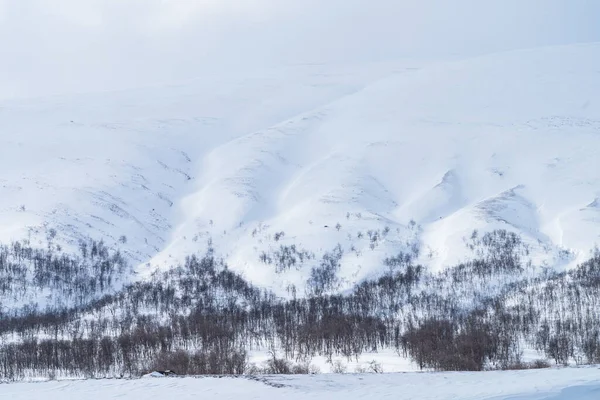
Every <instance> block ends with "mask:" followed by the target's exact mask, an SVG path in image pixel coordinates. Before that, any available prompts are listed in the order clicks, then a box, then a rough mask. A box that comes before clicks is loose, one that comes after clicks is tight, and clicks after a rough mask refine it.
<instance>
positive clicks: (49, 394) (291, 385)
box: [0, 368, 600, 400]
mask: <svg viewBox="0 0 600 400" xmlns="http://www.w3.org/2000/svg"><path fill="white" fill-rule="evenodd" d="M599 376H600V370H599V369H598V368H581V369H575V368H573V369H562V370H556V369H554V370H537V371H515V372H485V373H439V374H438V373H435V374H433V373H407V374H385V375H326V376H325V375H315V376H275V377H265V378H258V379H256V380H254V379H252V378H231V377H223V378H209V377H204V378H152V377H148V378H144V379H138V380H87V381H58V382H44V383H16V384H6V385H0V399H11V400H21V399H22V400H25V399H27V400H36V399H44V400H54V399H61V400H66V399H83V398H94V399H98V400H108V399H115V398H120V399H126V400H134V399H156V398H163V397H166V398H177V399H182V400H184V399H197V398H204V399H220V400H227V399H282V398H285V399H290V400H292V399H307V398H310V399H315V400H319V399H327V400H331V399H345V400H353V399H386V398H393V399H398V400H509V399H510V400H597V399H598V398H600V397H599V396H600V383H599Z"/></svg>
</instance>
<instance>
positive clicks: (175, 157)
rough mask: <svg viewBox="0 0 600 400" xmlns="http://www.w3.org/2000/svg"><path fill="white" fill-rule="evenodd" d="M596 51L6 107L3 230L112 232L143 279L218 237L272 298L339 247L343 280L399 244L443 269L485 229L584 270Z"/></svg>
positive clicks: (594, 189)
mask: <svg viewBox="0 0 600 400" xmlns="http://www.w3.org/2000/svg"><path fill="white" fill-rule="evenodd" d="M599 62H600V45H597V44H590V45H572V46H564V47H551V48H539V49H534V50H522V51H513V52H507V53H499V54H494V55H489V56H484V57H478V58H471V59H465V60H460V61H448V62H428V63H419V62H399V63H395V64H378V65H368V64H365V65H360V66H356V67H349V66H346V67H344V68H340V67H336V66H331V65H329V66H328V65H320V66H319V65H317V66H314V65H313V66H298V67H294V68H291V67H290V68H287V69H275V70H270V71H264V72H261V73H248V74H247V76H240V75H235V76H229V75H227V74H223V75H219V76H205V77H201V78H198V79H197V80H195V81H192V82H188V83H185V84H181V85H174V86H168V87H150V88H145V89H139V90H131V91H123V92H111V93H101V94H90V95H77V96H65V97H54V98H44V99H40V100H20V101H6V102H3V103H2V104H0V148H1V149H2V150H1V152H2V157H0V219H1V220H2V221H3V223H2V225H1V226H0V238H1V239H2V240H4V241H9V240H11V239H21V238H24V237H27V236H28V235H33V237H34V238H36V239H37V240H42V239H43V238H44V237H45V235H48V232H49V229H55V230H56V231H57V232H58V235H59V237H61V238H62V240H63V241H65V242H69V241H70V242H71V243H72V244H75V243H76V241H77V239H78V238H80V237H84V236H91V237H94V238H103V239H104V240H105V241H106V242H109V243H110V244H115V245H119V246H120V247H121V248H123V249H125V250H126V251H127V253H128V254H129V255H130V257H131V258H132V259H133V260H135V262H136V263H138V264H139V265H140V266H139V271H140V272H144V271H148V270H149V269H148V267H147V263H150V264H152V265H156V266H159V267H168V266H171V265H173V264H174V263H176V262H177V261H178V260H181V258H182V257H184V256H186V255H188V254H190V253H194V252H198V251H204V249H206V247H207V246H208V244H207V243H208V242H209V240H210V241H211V242H212V245H213V246H214V247H215V249H216V251H217V253H218V254H220V255H222V256H223V257H225V258H226V260H227V261H228V264H229V266H230V267H231V268H232V269H233V270H235V271H237V272H241V273H243V274H244V275H245V276H246V277H247V278H249V279H250V280H251V281H252V282H254V283H256V284H258V285H259V286H263V287H271V288H273V289H274V290H275V291H277V292H279V293H283V292H284V290H285V289H286V288H287V287H289V285H290V284H295V285H301V284H302V282H305V281H306V278H307V277H308V273H309V272H310V271H309V269H308V268H301V267H302V265H303V264H306V265H310V263H311V262H312V260H313V259H321V257H322V256H323V254H325V253H328V252H329V253H332V252H333V253H335V252H339V255H340V257H341V260H342V261H343V262H341V263H340V264H341V270H340V272H339V273H340V276H341V277H342V278H344V281H343V282H345V284H346V286H347V287H350V286H351V285H352V284H353V283H355V282H358V281H360V280H362V279H364V278H367V277H370V276H373V275H377V274H378V273H380V272H381V271H382V270H383V269H384V268H385V267H384V266H383V262H382V261H383V260H384V259H385V258H386V257H391V256H395V255H397V254H398V253H400V252H402V253H405V254H411V255H412V256H413V257H417V258H418V259H419V261H421V262H423V263H425V264H428V265H431V266H433V267H435V268H442V267H443V266H444V265H448V264H450V263H455V262H457V261H461V260H464V259H466V258H468V257H469V256H470V254H469V251H468V249H467V247H466V245H465V243H464V241H465V238H468V237H470V236H471V234H472V232H473V231H474V230H479V231H488V230H493V229H506V230H509V231H513V232H516V233H518V234H520V235H521V236H522V237H523V239H524V240H525V242H526V243H528V244H529V245H530V247H531V249H532V253H531V255H532V259H533V261H534V262H536V263H538V264H540V265H542V264H546V265H549V266H553V267H557V268H563V267H566V266H569V265H574V263H576V262H579V261H582V260H584V259H586V258H587V256H588V255H589V252H590V250H592V249H593V248H594V246H595V245H596V244H597V243H599V242H600V224H598V222H599V221H600V172H599V171H600V161H598V155H597V151H598V149H600V69H599V67H598V65H600V64H599ZM43 226H46V228H40V227H43ZM36 231H37V233H36ZM338 244H339V247H338ZM292 246H294V247H293V248H292ZM336 248H337V249H336ZM290 249H291V250H290ZM283 253H285V254H287V255H288V257H287V259H288V260H289V259H290V257H291V258H293V259H294V260H295V261H294V262H295V263H296V264H294V265H293V266H294V268H283V269H284V271H277V270H278V266H277V264H278V261H277V260H278V259H282V254H283ZM285 257H286V256H285V255H284V256H283V259H286V258H285Z"/></svg>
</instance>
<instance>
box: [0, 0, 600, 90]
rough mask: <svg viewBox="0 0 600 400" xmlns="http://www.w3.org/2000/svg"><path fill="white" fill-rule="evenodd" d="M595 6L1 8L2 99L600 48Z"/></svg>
mask: <svg viewBox="0 0 600 400" xmlns="http://www.w3.org/2000/svg"><path fill="white" fill-rule="evenodd" d="M598 21H600V0H0V98H8V97H22V96H36V95H45V94H52V93H68V92H86V91H96V90H110V89H116V88H123V87H133V86H139V85H147V84H153V83H160V82H169V81H180V80H185V79H189V78H193V77H195V76H198V75H201V74H202V73H203V72H206V71H216V70H220V69H222V68H228V69H235V68H252V67H254V66H260V65H277V64H294V63H313V62H326V63H345V62H370V61H385V60H393V59H398V58H403V57H440V56H445V55H457V54H458V55H469V54H483V53H491V52H497V51H502V50H508V49H516V48H526V47H535V46H541V45H552V44H565V43H577V42H590V41H600V24H599V23H598Z"/></svg>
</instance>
